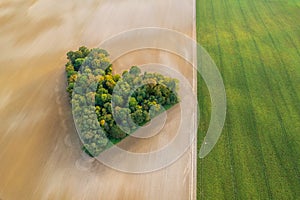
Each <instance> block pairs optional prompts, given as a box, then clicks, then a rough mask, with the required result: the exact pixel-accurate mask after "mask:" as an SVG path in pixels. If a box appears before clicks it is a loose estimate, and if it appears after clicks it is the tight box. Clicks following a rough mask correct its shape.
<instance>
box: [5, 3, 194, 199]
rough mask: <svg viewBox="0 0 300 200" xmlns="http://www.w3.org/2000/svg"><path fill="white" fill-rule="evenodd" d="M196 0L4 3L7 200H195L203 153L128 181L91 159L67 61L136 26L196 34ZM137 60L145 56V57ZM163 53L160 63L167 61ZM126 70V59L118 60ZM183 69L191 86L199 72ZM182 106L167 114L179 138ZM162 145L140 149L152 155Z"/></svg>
mask: <svg viewBox="0 0 300 200" xmlns="http://www.w3.org/2000/svg"><path fill="white" fill-rule="evenodd" d="M193 9H194V5H193V1H192V0H188V1H181V0H172V1H171V0H147V1H146V0H124V1H120V0H103V1H92V0H90V1H79V0H73V1H57V3H54V1H52V0H32V1H18V0H15V1H11V0H4V1H1V2H0V35H1V37H0V44H1V47H0V48H1V53H0V147H1V151H0V199H3V200H14V199H24V200H26V199H78V200H81V199H88V200H91V199H105V200H110V199H112V200H118V199H122V200H123V199H124V200H126V199H128V200H144V199H145V200H148V199H149V200H156V199H173V200H176V199H178V200H184V199H191V198H192V197H194V184H193V182H194V181H195V180H194V178H195V177H194V175H195V174H194V171H193V170H194V168H193V166H194V164H193V163H194V160H193V159H194V149H193V148H192V150H189V151H187V152H186V153H185V154H184V156H182V157H181V158H180V159H179V160H177V161H176V162H175V163H174V164H173V165H171V166H169V167H167V168H165V169H163V170H160V171H156V172H152V173H147V174H135V175H134V174H127V173H122V172H118V171H115V170H112V169H110V168H108V167H105V166H104V165H101V164H95V163H91V164H90V163H88V162H86V161H84V159H83V157H82V153H81V150H80V145H79V141H78V138H77V136H76V133H75V129H74V125H73V119H72V116H71V111H70V105H69V104H68V97H67V95H66V92H65V77H64V67H63V65H64V63H65V62H66V59H65V53H66V52H67V51H68V50H70V49H76V48H78V46H81V45H86V46H89V47H94V46H97V44H99V43H100V42H101V41H102V40H103V39H105V38H108V37H110V36H112V35H114V34H116V33H119V32H121V31H124V30H127V29H130V28H137V27H147V26H155V27H164V28H170V29H174V30H177V31H180V32H183V33H185V34H187V35H189V36H191V37H192V36H193V20H194V19H193ZM137 54H138V53H137ZM149 55H152V56H150V57H147V58H143V57H141V56H136V55H134V53H133V54H132V55H131V56H132V57H133V58H135V60H134V62H135V64H139V63H143V62H144V61H145V60H144V59H146V60H147V59H150V60H153V59H156V61H158V62H159V61H160V59H161V58H164V54H163V53H157V52H152V54H151V52H150V54H149ZM158 55H160V57H159V58H158ZM122 62H123V63H124V62H125V63H126V59H125V60H123V61H122V58H120V60H117V61H116V62H115V65H116V67H118V66H119V69H121V68H122V66H121V65H120V64H119V65H118V63H122ZM170 62H171V63H172V62H176V63H177V64H178V63H182V65H180V66H185V67H182V68H180V71H181V72H182V73H183V74H184V75H185V76H186V77H187V78H188V79H189V81H191V82H192V78H193V75H192V72H191V68H189V67H186V66H187V64H186V63H184V61H182V60H180V59H179V58H174V60H173V61H170ZM178 113H180V107H179V106H177V107H175V108H174V109H172V110H171V111H170V112H168V120H167V124H166V128H165V130H164V132H165V133H169V134H168V135H169V137H170V138H172V137H173V136H172V133H173V132H174V131H175V130H176V124H177V122H178V120H179V121H180V119H179V117H178V116H179V114H178ZM163 138H164V140H162V139H159V137H155V138H154V139H153V140H151V141H150V142H149V141H148V142H147V141H143V142H139V143H136V144H135V145H134V146H133V147H131V148H132V149H131V150H132V151H136V152H145V151H147V150H149V149H152V148H157V147H159V146H160V145H163V144H164V142H167V141H168V139H170V138H168V137H166V134H165V135H164V136H163Z"/></svg>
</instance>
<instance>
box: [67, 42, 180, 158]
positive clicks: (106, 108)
mask: <svg viewBox="0 0 300 200" xmlns="http://www.w3.org/2000/svg"><path fill="white" fill-rule="evenodd" d="M108 56H109V54H108V53H107V52H106V51H105V50H103V49H98V48H96V49H91V50H89V49H88V48H86V47H80V48H79V50H78V51H75V52H73V51H70V52H68V53H67V58H68V60H69V61H68V63H67V64H66V76H67V81H68V86H67V91H68V93H69V94H70V97H72V99H71V102H72V107H73V116H74V119H75V123H76V128H77V129H79V130H78V132H79V134H80V136H81V139H82V140H83V142H84V150H85V151H86V152H87V153H88V154H89V155H91V156H97V155H99V153H101V152H102V151H103V150H105V149H106V148H108V147H109V146H110V144H109V140H111V141H115V142H118V141H120V140H122V139H123V138H125V137H126V136H127V135H129V134H131V133H132V132H134V131H135V130H137V129H138V128H139V127H140V126H143V125H144V124H145V123H147V122H149V121H150V120H151V118H153V117H155V116H157V115H158V114H160V113H161V112H163V111H164V110H167V109H169V108H170V107H172V106H173V105H175V104H176V103H178V102H179V99H178V95H177V92H176V91H177V90H178V80H176V79H173V78H169V77H165V76H163V75H161V74H158V73H147V72H145V73H143V74H142V73H141V70H140V69H139V68H138V67H137V66H133V67H131V68H130V70H129V71H124V72H123V73H122V76H120V75H118V74H114V75H113V74H112V66H111V64H110V61H109V59H108Z"/></svg>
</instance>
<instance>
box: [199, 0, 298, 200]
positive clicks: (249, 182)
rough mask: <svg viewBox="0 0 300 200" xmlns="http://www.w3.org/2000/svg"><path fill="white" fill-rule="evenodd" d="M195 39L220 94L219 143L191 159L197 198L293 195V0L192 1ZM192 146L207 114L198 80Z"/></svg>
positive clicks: (295, 132)
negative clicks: (214, 70) (210, 63)
mask: <svg viewBox="0 0 300 200" xmlns="http://www.w3.org/2000/svg"><path fill="white" fill-rule="evenodd" d="M197 37H198V42H199V43H200V44H201V45H202V46H203V47H205V49H206V50H207V51H208V52H209V53H210V55H211V56H212V58H213V59H214V61H215V62H216V64H217V66H218V67H219V70H220V72H221V74H222V76H223V80H224V84H225V88H226V94H227V118H226V122H225V127H224V130H223V133H222V135H221V138H220V140H219V141H218V143H217V145H216V146H215V148H214V149H213V151H212V152H211V153H210V154H209V155H208V156H207V157H205V158H204V159H198V168H197V170H198V177H197V179H198V184H197V196H198V199H300V172H299V171H300V1H299V0H199V1H197ZM198 98H199V102H200V109H201V111H200V112H201V122H200V127H199V131H198V143H199V144H198V148H199V147H200V145H201V142H202V140H203V137H204V135H205V130H206V129H207V126H208V122H209V117H210V109H209V106H210V102H209V101H210V100H209V94H208V91H207V88H206V86H205V84H204V83H203V81H202V80H201V78H200V77H199V78H198Z"/></svg>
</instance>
